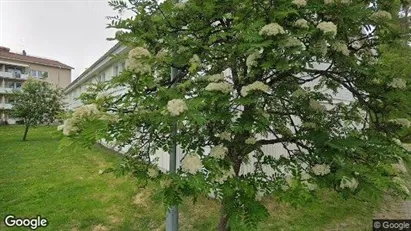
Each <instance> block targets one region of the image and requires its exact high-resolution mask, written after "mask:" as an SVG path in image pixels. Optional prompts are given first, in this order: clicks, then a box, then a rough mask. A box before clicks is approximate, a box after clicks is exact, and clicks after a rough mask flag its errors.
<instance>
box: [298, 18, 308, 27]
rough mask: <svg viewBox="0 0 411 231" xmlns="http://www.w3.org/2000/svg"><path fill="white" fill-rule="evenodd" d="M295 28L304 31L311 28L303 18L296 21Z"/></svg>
mask: <svg viewBox="0 0 411 231" xmlns="http://www.w3.org/2000/svg"><path fill="white" fill-rule="evenodd" d="M294 26H296V27H299V28H304V29H307V28H309V26H308V22H307V20H305V19H303V18H300V19H298V20H297V21H295V22H294Z"/></svg>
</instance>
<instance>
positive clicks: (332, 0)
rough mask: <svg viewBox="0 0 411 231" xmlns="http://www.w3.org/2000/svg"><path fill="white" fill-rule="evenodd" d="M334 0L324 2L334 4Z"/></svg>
mask: <svg viewBox="0 0 411 231" xmlns="http://www.w3.org/2000/svg"><path fill="white" fill-rule="evenodd" d="M333 3H334V0H324V4H326V5H327V4H333Z"/></svg>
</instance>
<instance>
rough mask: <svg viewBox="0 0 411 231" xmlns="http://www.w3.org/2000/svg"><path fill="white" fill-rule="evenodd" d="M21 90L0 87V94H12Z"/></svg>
mask: <svg viewBox="0 0 411 231" xmlns="http://www.w3.org/2000/svg"><path fill="white" fill-rule="evenodd" d="M20 89H21V88H9V87H0V94H10V93H13V91H14V90H20Z"/></svg>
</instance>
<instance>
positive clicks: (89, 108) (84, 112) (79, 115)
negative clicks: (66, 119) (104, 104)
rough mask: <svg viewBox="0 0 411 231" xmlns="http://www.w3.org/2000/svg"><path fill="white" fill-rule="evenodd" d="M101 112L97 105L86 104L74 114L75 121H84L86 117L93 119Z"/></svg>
mask: <svg viewBox="0 0 411 231" xmlns="http://www.w3.org/2000/svg"><path fill="white" fill-rule="evenodd" d="M99 113H100V111H99V110H98V109H97V105H95V104H86V105H83V106H81V107H79V108H77V109H76V110H75V111H74V113H73V117H72V118H73V119H74V120H77V119H83V118H86V117H91V116H94V115H98V114H99Z"/></svg>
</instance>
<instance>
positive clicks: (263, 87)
mask: <svg viewBox="0 0 411 231" xmlns="http://www.w3.org/2000/svg"><path fill="white" fill-rule="evenodd" d="M250 91H262V92H265V93H269V92H270V87H269V86H268V85H267V84H264V83H263V82H261V81H255V82H254V83H252V84H250V85H247V86H244V87H242V88H241V92H240V93H241V95H242V96H243V97H245V96H247V95H248V93H249V92H250Z"/></svg>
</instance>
